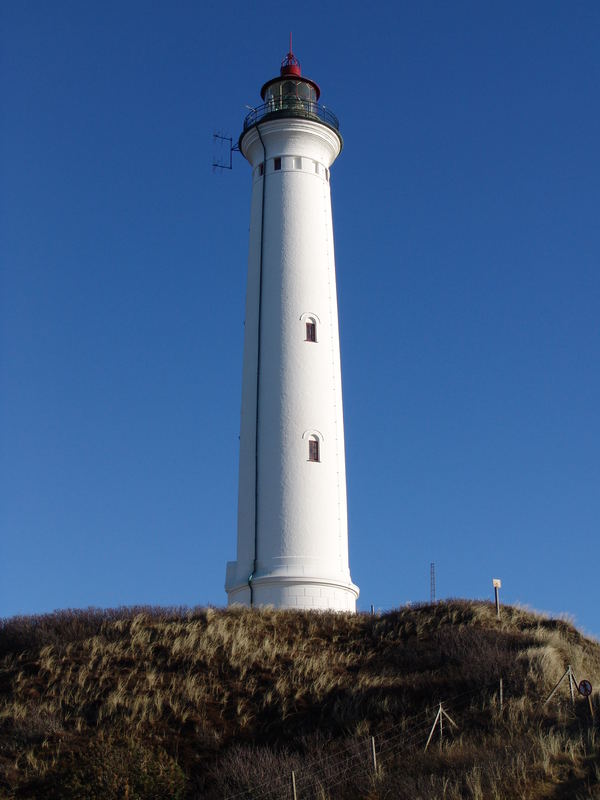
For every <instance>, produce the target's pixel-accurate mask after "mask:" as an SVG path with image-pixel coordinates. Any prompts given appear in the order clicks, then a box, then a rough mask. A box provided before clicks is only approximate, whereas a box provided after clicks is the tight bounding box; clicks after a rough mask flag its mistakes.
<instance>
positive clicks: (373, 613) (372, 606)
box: [371, 603, 375, 617]
mask: <svg viewBox="0 0 600 800" xmlns="http://www.w3.org/2000/svg"><path fill="white" fill-rule="evenodd" d="M371 616H372V617H374V616H375V606H374V605H373V603H371Z"/></svg>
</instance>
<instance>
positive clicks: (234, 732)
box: [0, 601, 600, 800]
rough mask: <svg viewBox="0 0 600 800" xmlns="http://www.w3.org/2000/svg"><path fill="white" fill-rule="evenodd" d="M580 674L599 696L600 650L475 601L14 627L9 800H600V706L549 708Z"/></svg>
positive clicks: (4, 737) (88, 618)
mask: <svg viewBox="0 0 600 800" xmlns="http://www.w3.org/2000/svg"><path fill="white" fill-rule="evenodd" d="M567 664H571V665H572V668H573V671H574V673H575V675H576V678H577V680H581V679H582V678H587V679H589V680H590V681H591V682H592V684H593V685H594V686H596V685H597V684H598V681H599V679H600V645H599V644H598V643H596V642H594V641H591V640H590V639H587V638H585V637H584V636H583V635H582V634H581V633H579V632H578V631H577V630H576V629H575V628H574V627H573V626H571V625H570V624H568V623H566V622H563V621H559V620H552V619H547V618H544V617H541V616H539V615H535V614H531V613H528V612H525V611H523V610H520V609H516V608H509V607H504V608H503V609H502V618H501V619H500V620H497V619H496V616H495V610H494V608H493V607H492V606H491V605H489V604H487V603H477V602H466V601H451V602H440V603H437V604H435V605H428V606H425V605H424V606H419V607H410V608H403V609H400V610H396V611H391V612H389V613H387V614H384V615H382V616H375V617H371V616H369V615H361V614H357V615H347V614H335V613H313V612H296V611H293V612H292V611H273V610H263V611H250V610H243V609H233V610H215V609H211V608H208V609H195V610H192V611H187V610H178V609H151V608H148V609H145V608H144V609H118V610H114V611H96V610H90V611H68V612H59V613H55V614H50V615H46V616H41V617H23V618H15V619H10V620H5V621H4V622H2V623H1V625H0V798H3V799H6V798H36V800H37V799H41V798H44V800H45V799H46V798H48V800H52V799H53V798H57V800H58V798H60V800H68V799H69V798H77V800H88V799H89V800H92V799H94V800H95V799H96V798H97V799H98V800H113V798H114V800H117V798H118V800H123V798H127V799H128V800H148V799H149V798H156V800H159V799H160V800H165V798H209V799H212V798H215V800H216V798H219V799H220V800H222V798H233V797H235V798H236V800H242V798H253V800H274V799H275V798H286V800H287V799H288V798H291V797H292V794H291V784H290V779H291V777H290V776H291V771H292V770H294V773H295V777H296V785H297V796H298V800H306V799H308V798H319V800H326V799H327V798H332V799H333V798H347V799H348V800H357V799H358V798H365V800H383V798H393V799H396V798H397V799H400V800H402V799H403V798H406V800H419V798H422V800H433V798H436V800H437V798H448V800H452V799H453V798H474V799H475V798H482V799H483V798H485V800H487V798H495V799H497V800H510V799H511V798H528V799H529V798H530V799H531V800H537V799H538V798H569V800H576V799H577V798H582V799H583V798H594V797H598V798H600V749H599V748H600V732H599V731H598V721H599V719H600V704H599V703H598V702H597V696H596V694H595V693H594V695H593V697H592V699H593V702H594V710H595V714H596V719H595V721H592V719H591V715H590V708H589V706H588V703H587V701H586V700H584V699H583V698H582V697H579V696H577V698H576V703H575V707H574V708H573V707H572V706H571V701H570V696H569V690H568V683H566V682H563V684H562V685H561V687H560V689H559V691H558V692H557V694H556V696H555V697H554V698H553V699H552V700H551V701H550V703H548V704H546V705H544V704H543V701H544V699H545V698H546V697H547V695H548V694H549V693H550V691H551V689H552V687H553V686H554V684H555V683H556V682H557V681H558V680H559V678H560V677H561V675H562V674H563V673H564V671H565V669H566V667H567ZM500 678H502V681H503V694H504V700H503V707H502V708H500V702H499V700H500V698H499V681H500ZM440 701H443V704H444V706H443V707H444V709H445V710H446V711H447V713H448V715H449V716H450V718H451V719H452V720H453V721H454V722H455V723H456V728H454V727H453V726H452V725H451V724H450V722H448V720H447V718H444V731H443V740H442V743H441V745H440V741H439V731H436V733H435V735H434V737H433V740H432V743H431V745H430V747H429V749H428V751H427V752H424V747H425V742H426V741H427V737H428V735H429V732H430V729H431V727H432V724H433V721H434V717H435V714H436V712H437V710H438V708H439V702H440ZM371 737H374V741H375V749H376V753H377V760H378V766H377V771H375V770H374V767H373V762H372V752H371Z"/></svg>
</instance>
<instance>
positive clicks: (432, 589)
mask: <svg viewBox="0 0 600 800" xmlns="http://www.w3.org/2000/svg"><path fill="white" fill-rule="evenodd" d="M429 591H430V597H431V602H432V603H435V562H434V561H432V562H431V564H430V565H429Z"/></svg>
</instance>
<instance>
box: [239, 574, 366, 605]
mask: <svg viewBox="0 0 600 800" xmlns="http://www.w3.org/2000/svg"><path fill="white" fill-rule="evenodd" d="M231 563H232V564H233V565H237V562H235V561H234V562H231ZM251 583H252V600H251V598H250V586H249V585H248V583H243V584H241V585H240V584H238V585H237V586H232V587H230V586H229V585H228V586H226V587H225V588H226V589H227V604H228V605H230V606H231V605H243V606H250V605H252V606H274V607H275V608H299V609H311V610H313V611H314V610H315V609H316V610H320V611H352V612H354V611H356V599H357V597H358V586H355V585H354V584H353V583H351V582H348V583H345V582H342V581H339V582H338V581H336V580H331V579H326V578H310V577H306V576H305V575H303V576H302V577H298V578H294V577H292V576H278V575H266V576H263V577H256V578H253V579H252V582H251Z"/></svg>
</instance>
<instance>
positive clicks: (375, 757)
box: [371, 736, 377, 775]
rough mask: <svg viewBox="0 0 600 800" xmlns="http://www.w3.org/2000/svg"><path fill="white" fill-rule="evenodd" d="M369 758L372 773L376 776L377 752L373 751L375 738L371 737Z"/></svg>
mask: <svg viewBox="0 0 600 800" xmlns="http://www.w3.org/2000/svg"><path fill="white" fill-rule="evenodd" d="M371 756H372V758H373V772H374V773H375V775H377V752H376V750H375V737H374V736H371Z"/></svg>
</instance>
